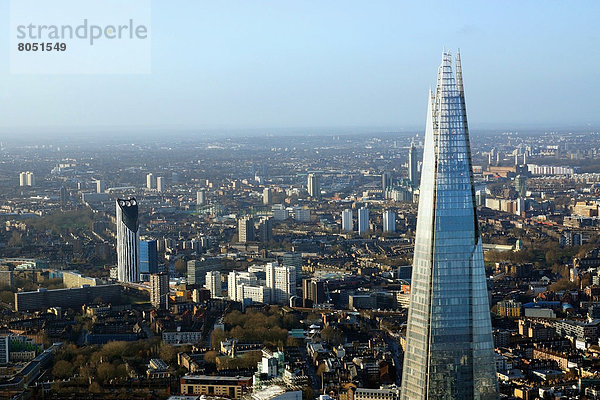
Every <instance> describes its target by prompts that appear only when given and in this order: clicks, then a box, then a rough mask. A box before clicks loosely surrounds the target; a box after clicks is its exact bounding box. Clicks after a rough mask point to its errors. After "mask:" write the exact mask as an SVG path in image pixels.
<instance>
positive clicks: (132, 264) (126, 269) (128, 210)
mask: <svg viewBox="0 0 600 400" xmlns="http://www.w3.org/2000/svg"><path fill="white" fill-rule="evenodd" d="M116 204H117V218H116V219H117V267H118V276H119V281H121V282H138V281H139V279H140V246H139V242H140V237H139V232H138V229H139V221H138V203H137V200H136V199H135V198H134V197H132V198H130V199H117V202H116Z"/></svg>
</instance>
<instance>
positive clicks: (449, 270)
mask: <svg viewBox="0 0 600 400" xmlns="http://www.w3.org/2000/svg"><path fill="white" fill-rule="evenodd" d="M497 397H498V395H497V380H496V367H495V362H494V347H493V339H492V329H491V323H490V311H489V304H488V292H487V286H486V277H485V270H484V265H483V251H482V245H481V234H480V231H479V226H478V222H477V215H476V208H475V192H474V187H473V173H472V165H471V154H470V145H469V132H468V127H467V117H466V109H465V101H464V91H463V83H462V72H461V65H460V55H458V56H457V57H456V74H454V72H453V68H452V56H451V55H450V54H449V53H444V54H443V57H442V64H441V66H440V68H439V72H438V79H437V87H436V90H435V93H430V96H429V107H428V112H427V126H426V131H425V147H424V155H423V168H422V171H421V184H420V197H419V214H418V220H417V232H416V241H415V255H414V262H413V273H412V286H411V299H410V309H409V315H408V326H407V335H406V352H405V355H404V368H403V377H402V392H401V399H404V400H409V399H410V400H417V399H428V400H432V399H444V400H449V399H457V400H458V399H460V400H469V399H475V400H489V399H496V398H497Z"/></svg>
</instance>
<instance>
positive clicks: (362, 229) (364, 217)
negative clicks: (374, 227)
mask: <svg viewBox="0 0 600 400" xmlns="http://www.w3.org/2000/svg"><path fill="white" fill-rule="evenodd" d="M368 230H369V209H368V208H366V207H361V208H360V209H359V210H358V234H359V235H362V234H363V233H366V232H367V231H368Z"/></svg>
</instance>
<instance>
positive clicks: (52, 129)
mask: <svg viewBox="0 0 600 400" xmlns="http://www.w3.org/2000/svg"><path fill="white" fill-rule="evenodd" d="M8 3H9V2H4V3H2V4H0V12H1V13H4V15H10V13H9V4H8ZM40 4H41V3H40ZM151 14H152V20H151V24H150V26H149V27H148V29H149V35H150V39H151V60H150V61H149V64H151V65H150V66H151V72H150V73H140V74H135V73H132V74H109V73H107V74H102V73H94V74H87V75H86V74H83V73H82V74H68V73H65V74H60V73H58V74H54V75H50V74H44V73H41V74H35V73H32V74H11V73H10V68H9V60H8V57H4V58H0V87H2V93H1V94H0V110H2V111H1V112H2V118H1V119H0V140H4V139H3V138H4V137H6V138H9V137H11V136H16V138H17V139H18V138H19V137H20V136H22V135H23V132H31V133H32V134H34V135H35V136H36V137H39V138H41V139H48V140H52V139H53V137H54V136H57V137H59V136H63V135H64V133H65V132H66V133H67V134H69V135H71V133H72V132H74V133H75V134H77V133H79V134H80V135H94V134H95V132H103V133H104V134H108V135H110V134H111V133H110V130H111V129H117V130H118V131H119V132H122V134H125V135H133V134H135V135H137V133H136V131H141V132H146V133H147V132H153V131H160V130H162V131H165V130H168V131H202V132H205V131H210V132H217V133H219V134H221V133H220V132H225V131H228V132H234V134H237V132H240V131H249V130H250V131H256V130H258V131H261V130H273V131H275V130H277V131H286V130H292V131H293V130H307V129H311V130H315V129H320V130H325V131H329V130H332V131H343V132H347V131H351V132H354V131H357V132H364V131H370V130H378V131H379V130H388V129H390V130H393V131H423V129H424V126H425V117H426V110H427V89H428V88H429V87H432V86H433V85H435V81H434V80H433V79H432V77H433V76H435V73H436V70H437V66H438V65H439V62H440V58H441V53H442V50H443V49H444V48H446V49H451V51H452V53H456V51H457V50H458V49H460V52H461V55H462V67H463V75H464V86H465V96H466V103H467V114H468V116H469V123H470V128H471V130H472V131H478V130H488V129H490V130H524V129H539V130H554V129H561V130H562V129H593V128H592V127H598V126H600V116H598V113H597V109H598V106H599V105H598V99H597V96H596V93H598V89H600V88H599V85H600V75H599V74H600V72H599V71H598V68H597V65H598V64H599V63H600V53H598V52H596V51H590V49H594V48H595V47H596V46H597V43H598V40H599V39H600V38H599V36H598V30H597V28H596V22H597V21H596V16H597V15H599V14H600V3H598V2H594V1H590V0H587V1H586V0H584V1H581V2H578V3H577V5H575V6H574V5H572V4H570V3H565V2H557V1H554V2H543V1H539V0H538V1H531V2H508V3H506V2H502V3H492V2H476V1H469V0H463V1H461V2H459V3H447V2H442V1H434V2H431V3H429V2H427V3H411V2H399V1H391V0H382V1H379V2H375V3H370V4H368V5H367V4H364V3H362V2H355V1H354V2H352V1H351V2H347V1H340V0H332V1H328V2H317V1H289V2H278V1H275V0H260V1H255V2H251V3H248V2H239V1H233V0H227V1H222V2H206V1H197V0H181V1H180V2H178V4H177V6H176V7H175V6H173V4H170V3H165V2H159V1H156V0H154V1H151ZM96 17H98V16H97V15H96ZM120 17H123V18H125V17H126V16H120ZM48 18H50V19H52V17H51V16H48ZM9 20H10V18H5V19H2V20H0V29H4V31H5V32H6V34H5V35H0V51H4V52H5V54H8V53H9V50H10V49H11V47H10V46H11V45H10V41H9V32H10V29H9V24H10V21H9ZM75 20H76V21H80V20H81V19H80V18H76V19H75ZM53 22H56V21H53V20H49V21H45V22H44V23H48V24H51V23H53ZM42 67H43V65H42ZM42 69H43V68H42ZM86 127H89V128H86ZM111 127H116V128H111ZM12 132H17V133H16V134H15V133H12Z"/></svg>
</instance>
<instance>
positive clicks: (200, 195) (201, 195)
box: [196, 190, 206, 206]
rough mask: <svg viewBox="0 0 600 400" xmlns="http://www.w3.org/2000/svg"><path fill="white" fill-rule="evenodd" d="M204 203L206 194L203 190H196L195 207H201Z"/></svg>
mask: <svg viewBox="0 0 600 400" xmlns="http://www.w3.org/2000/svg"><path fill="white" fill-rule="evenodd" d="M205 202H206V193H205V192H204V190H198V191H197V192H196V205H198V206H203V205H204V203H205Z"/></svg>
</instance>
